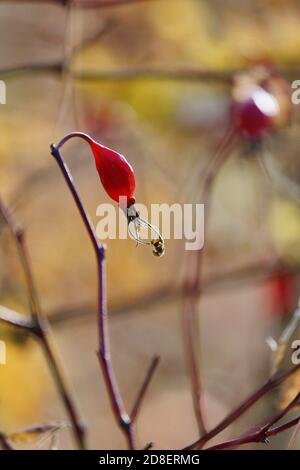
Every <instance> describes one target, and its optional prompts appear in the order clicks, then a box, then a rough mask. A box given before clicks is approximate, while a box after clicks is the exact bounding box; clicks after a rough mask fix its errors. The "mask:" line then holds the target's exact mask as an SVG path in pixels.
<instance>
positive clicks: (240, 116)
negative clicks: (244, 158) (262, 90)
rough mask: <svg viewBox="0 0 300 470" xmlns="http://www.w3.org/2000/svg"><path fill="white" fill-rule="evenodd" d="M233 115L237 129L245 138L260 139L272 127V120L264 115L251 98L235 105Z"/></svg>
mask: <svg viewBox="0 0 300 470" xmlns="http://www.w3.org/2000/svg"><path fill="white" fill-rule="evenodd" d="M232 115H233V121H234V124H235V127H236V129H237V130H238V132H240V133H241V134H243V135H244V136H245V137H250V138H253V139H259V138H261V137H262V136H263V135H264V134H265V133H266V132H267V131H268V130H270V129H271V127H272V118H271V117H270V116H268V115H266V114H264V113H263V112H262V111H261V110H260V109H259V108H258V106H257V105H256V103H255V102H254V101H253V100H252V99H251V98H250V99H248V100H247V101H244V102H242V103H234V104H233V107H232Z"/></svg>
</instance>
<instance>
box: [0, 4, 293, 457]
mask: <svg viewBox="0 0 300 470" xmlns="http://www.w3.org/2000/svg"><path fill="white" fill-rule="evenodd" d="M299 13H300V5H299V2H297V1H271V0H268V1H267V0H266V1H250V0H249V1H243V2H241V1H238V0H236V1H234V0H232V1H230V2H224V1H222V0H210V1H204V0H203V1H201V0H161V1H160V0H156V1H153V2H151V1H149V2H142V3H141V5H131V6H126V7H124V6H123V7H122V8H112V9H103V10H102V9H98V10H95V11H81V10H79V9H75V10H73V11H71V13H69V14H68V13H67V12H66V10H65V9H63V8H58V7H56V6H53V5H50V4H49V5H47V6H46V7H45V5H31V6H30V8H29V7H28V6H27V5H20V4H17V3H14V4H9V3H6V4H4V3H1V5H0V24H1V28H0V55H1V64H0V79H1V68H6V67H12V66H14V65H20V64H27V63H43V64H44V63H46V62H47V61H53V60H61V61H64V60H65V61H66V59H69V68H70V71H71V72H70V73H68V71H67V70H65V73H64V74H63V76H60V75H55V74H54V75H53V74H48V75H47V74H38V73H36V72H33V73H32V74H31V75H30V74H27V75H20V76H18V77H16V76H11V77H7V104H6V105H5V106H2V105H1V106H0V127H1V139H0V187H1V194H2V196H4V197H5V199H6V200H7V201H9V202H10V204H11V207H12V209H13V211H14V213H15V215H16V217H17V218H18V219H19V220H20V221H23V222H24V225H25V228H26V233H27V241H28V245H29V248H30V254H31V259H32V264H33V269H34V273H35V275H36V279H37V285H38V289H39V293H40V297H41V301H42V305H43V308H44V311H45V312H46V314H48V315H51V314H55V313H56V312H57V311H60V312H62V313H64V312H65V311H66V310H67V311H68V312H70V311H71V312H72V308H73V307H74V309H75V307H77V306H78V305H79V306H81V305H83V307H84V306H85V305H86V304H88V309H86V310H85V308H84V312H86V315H88V314H90V313H91V312H92V313H93V312H94V311H95V308H96V282H95V272H96V271H95V262H94V258H93V252H92V249H91V248H90V246H89V244H88V239H87V236H86V234H85V232H84V230H83V227H82V224H81V222H80V219H79V216H78V214H77V211H76V208H75V207H74V205H73V202H72V200H71V198H70V195H69V193H68V191H67V189H66V187H65V185H64V183H63V181H62V178H61V175H60V174H59V172H58V169H57V167H56V165H55V162H54V161H53V159H52V158H51V157H50V152H49V145H50V143H51V142H56V141H57V140H58V139H59V138H60V137H61V136H62V135H63V134H64V133H65V132H67V131H71V130H74V129H75V128H76V129H80V130H82V131H86V132H88V133H90V134H91V135H93V137H95V138H97V139H98V140H100V141H102V142H103V143H104V144H106V145H109V146H111V147H113V148H115V149H116V150H118V151H121V152H122V153H124V154H125V155H126V156H127V158H128V160H129V161H130V163H131V164H132V165H133V167H134V169H135V172H136V175H137V194H136V195H137V200H138V202H141V203H145V204H147V205H148V206H149V205H150V204H151V203H166V202H167V203H173V202H177V201H180V202H201V201H198V199H199V194H200V190H201V170H203V168H206V166H207V164H208V163H209V161H210V158H211V155H212V154H213V152H214V150H215V148H216V146H217V143H218V142H219V140H220V138H221V136H222V135H223V133H224V131H225V129H226V128H227V126H228V105H229V100H230V89H229V86H228V84H227V83H225V81H220V82H213V81H208V80H204V81H203V80H198V81H197V80H193V81H192V80H178V79H175V80H172V79H164V80H159V79H154V78H149V79H141V80H138V79H137V80H116V79H115V77H114V76H113V73H112V77H111V78H107V79H106V80H99V81H97V80H95V81H83V80H82V81H81V80H76V79H74V78H73V77H72V73H73V74H76V73H78V74H80V73H81V72H97V71H99V72H101V71H104V72H108V71H112V72H113V71H119V70H122V69H126V70H128V69H133V68H138V69H139V68H140V69H142V68H143V67H151V66H154V67H156V68H159V67H170V68H174V69H176V67H195V68H199V69H200V68H205V69H214V70H217V71H218V72H222V71H224V72H228V71H230V70H232V69H235V68H242V67H245V66H247V65H248V64H249V63H251V62H253V61H255V60H257V59H264V58H268V59H270V60H272V61H274V63H275V65H278V66H280V68H282V69H285V68H288V67H290V68H292V67H294V66H295V67H296V66H297V65H298V64H299V49H300V35H299V27H300V15H299ZM53 25H55V28H54V27H53ZM97 35H98V39H97V41H96V42H90V41H88V39H89V38H91V37H94V36H97ZM24 38H26V41H25V40H24ZM84 40H87V44H86V47H84V48H83V49H80V48H79V45H80V43H81V42H82V41H84ZM73 47H76V53H75V54H74V56H73V57H69V52H70V50H71V49H72V48H73ZM66 56H67V57H66ZM298 113H299V111H298V108H297V106H295V109H294V120H293V125H292V128H291V130H290V131H285V130H284V131H280V132H278V134H277V135H275V136H273V145H274V147H276V149H277V153H278V155H277V157H276V158H278V160H279V161H280V162H281V163H283V164H282V168H283V171H285V172H286V173H287V174H289V175H290V176H292V177H293V178H294V180H295V182H299V181H300V179H299V168H300V167H299V158H298V143H299V139H298V135H299V123H298V121H299V119H298ZM274 153H276V152H274ZM64 156H65V157H66V160H67V161H68V163H69V164H70V168H71V171H72V173H73V174H74V177H75V180H76V182H77V183H78V186H79V189H80V192H81V194H82V197H83V200H84V202H85V204H86V206H87V209H88V211H89V213H90V214H91V218H92V220H93V221H94V222H95V223H97V217H96V207H97V205H98V204H99V203H101V202H108V198H107V196H106V195H105V193H104V191H103V189H102V188H101V186H100V184H99V180H98V176H97V174H96V172H95V170H94V166H93V161H92V158H91V156H90V155H89V151H88V149H87V148H86V147H85V146H84V144H81V143H80V142H78V143H75V142H74V143H70V144H68V146H67V145H66V146H65V147H64ZM212 204H213V206H212V207H213V209H212V214H211V222H210V223H211V225H210V228H209V231H208V238H207V241H206V243H207V246H208V254H209V256H208V258H207V259H206V261H205V275H210V276H212V275H214V274H216V273H217V274H218V273H220V272H222V271H229V272H230V271H232V270H234V269H235V268H239V267H240V266H242V265H244V264H247V263H255V262H262V261H268V260H269V259H271V260H272V259H273V257H274V253H275V256H282V257H283V258H284V260H286V261H288V262H293V263H296V262H299V256H300V251H299V228H300V225H299V209H298V208H297V207H296V205H295V203H293V202H291V201H290V200H287V199H286V198H285V197H282V196H281V197H280V198H279V196H278V195H275V191H274V188H272V185H271V184H270V182H269V181H268V178H267V177H266V175H265V174H264V173H263V171H262V169H261V167H260V165H259V162H258V160H257V159H256V156H255V152H245V149H244V148H242V146H240V147H239V148H238V149H237V150H236V151H235V152H234V153H233V154H232V158H231V159H230V161H229V162H228V163H227V164H226V166H225V167H224V170H223V171H222V173H221V174H220V175H219V177H218V180H217V184H216V191H215V194H214V197H213V203H212ZM0 235H1V249H0V303H1V304H4V305H9V306H11V307H12V308H16V309H17V310H18V311H22V312H24V313H28V306H27V302H26V293H25V291H24V282H23V277H22V275H21V273H20V268H19V265H18V260H17V256H16V252H15V249H14V248H13V247H12V244H11V243H10V242H9V237H8V234H7V232H4V231H2V227H1V229H0ZM107 245H108V250H107V278H108V279H107V285H108V300H109V306H111V305H114V306H115V305H117V306H118V307H119V311H120V310H122V308H121V307H122V305H123V304H125V303H127V302H128V303H134V302H135V301H136V299H137V298H140V297H141V296H142V295H143V294H145V295H146V294H147V292H149V290H150V291H151V290H152V289H154V288H158V287H161V286H163V285H165V284H172V285H174V286H176V285H179V284H180V281H181V278H182V269H183V254H184V252H183V243H182V242H181V241H178V240H170V241H169V240H167V243H166V255H165V257H164V258H163V259H161V260H158V259H156V258H154V257H153V256H152V255H151V252H150V251H149V250H147V249H144V248H142V247H138V248H136V247H135V245H134V243H133V242H132V241H131V240H108V241H107ZM264 300H265V290H264V285H263V284H262V285H259V286H257V285H253V284H250V285H249V286H247V285H246V286H245V285H243V286H242V287H241V288H240V287H239V286H238V287H236V289H232V290H229V291H228V292H227V291H225V290H222V289H221V290H220V291H219V292H218V293H216V295H215V296H213V295H211V296H210V297H208V298H207V299H205V302H204V305H203V312H202V317H201V327H202V328H203V329H204V332H203V333H201V335H202V336H203V339H202V341H203V348H202V349H203V351H204V352H203V354H204V359H203V367H204V376H205V388H206V389H207V395H208V403H210V404H211V407H212V408H213V410H212V417H213V418H212V421H213V420H215V421H217V420H218V419H219V418H220V417H221V416H223V414H224V411H225V410H227V409H229V408H230V407H231V406H232V405H234V404H236V400H237V396H236V395H235V390H239V393H240V394H241V395H242V394H245V395H246V393H247V392H248V391H249V389H250V388H251V390H252V389H253V388H254V386H253V383H254V382H255V383H256V382H259V381H260V379H261V377H262V376H263V374H264V373H265V370H266V368H267V364H268V357H267V354H268V350H267V347H265V343H264V338H265V336H267V334H269V330H270V329H273V330H277V328H278V321H277V320H276V319H272V321H273V323H272V324H271V325H270V322H271V320H270V319H269V318H268V317H267V315H265V313H266V312H265V303H264ZM179 310H180V305H179V304H178V303H176V302H172V303H171V302H170V303H167V302H166V303H156V304H155V306H154V307H153V308H149V309H147V308H144V306H143V305H142V306H141V307H138V308H137V309H133V311H132V313H131V314H128V318H127V317H126V314H124V315H123V314H122V313H120V315H119V316H118V315H115V316H114V315H111V317H110V321H111V323H112V333H113V334H112V336H113V337H114V339H113V353H114V361H115V363H116V369H117V372H118V374H119V375H120V377H121V381H122V388H123V389H124V391H125V393H126V396H130V397H131V396H134V394H135V392H136V388H137V387H136V382H137V381H138V380H140V377H141V376H142V371H143V370H144V367H145V363H146V360H148V357H149V356H150V355H151V354H152V352H153V353H154V352H155V353H157V352H158V353H159V352H162V355H163V361H162V366H161V367H162V372H161V374H160V375H158V378H157V382H156V384H155V385H154V386H153V390H150V392H153V394H154V400H153V403H154V404H153V403H152V402H151V401H150V400H149V402H146V410H145V415H143V414H142V416H141V421H142V424H143V426H144V427H145V429H146V431H143V430H142V429H141V430H139V432H140V433H141V435H142V436H143V437H144V436H145V437H147V439H148V438H149V440H150V439H151V440H153V439H155V436H152V435H151V430H152V429H153V426H154V429H156V428H157V432H158V433H159V437H160V439H161V441H164V442H160V445H161V446H164V445H166V446H167V445H170V442H171V441H172V442H174V436H173V434H172V432H175V431H174V430H175V429H177V428H178V429H179V423H181V422H182V419H183V418H185V419H186V422H185V425H186V426H185V429H184V430H183V431H182V434H181V435H180V431H178V434H176V439H178V442H176V444H178V446H179V445H180V444H179V441H180V442H182V444H185V443H186V440H188V439H187V438H191V439H192V438H193V436H194V434H195V433H196V429H195V426H194V421H193V417H192V409H191V404H190V402H189V399H188V393H187V387H188V381H187V379H186V370H185V365H184V361H183V360H181V359H180V358H181V356H182V350H181V343H180V335H179V333H180V328H181V325H180V322H179V320H178V316H179ZM122 315H123V316H122ZM91 318H92V321H90V319H91ZM88 319H89V322H88V321H87V323H86V324H84V325H81V324H80V323H79V324H78V325H76V326H75V327H72V326H71V325H70V323H66V325H63V327H62V328H61V330H59V332H58V337H59V345H60V348H61V349H62V351H63V353H64V357H65V358H66V363H67V368H68V370H69V371H70V376H71V377H70V379H71V381H72V383H73V385H74V388H75V389H76V391H77V392H78V395H79V397H80V398H81V400H82V403H83V404H82V407H83V408H84V411H85V412H86V414H87V415H88V418H89V421H90V422H91V427H92V432H91V435H92V436H95V437H92V439H93V442H92V445H93V446H98V447H99V446H102V445H103V446H105V445H109V444H111V443H112V442H113V445H115V446H116V448H117V447H118V446H120V445H123V441H121V438H120V436H119V434H118V432H117V431H115V430H114V427H113V426H114V424H113V423H112V422H111V416H110V414H109V412H108V411H107V408H108V403H107V402H106V401H105V400H106V398H103V397H104V396H105V393H104V390H103V389H101V388H100V385H99V382H100V380H102V379H100V378H99V371H98V364H97V360H96V357H95V354H94V351H95V350H96V334H95V329H96V328H95V316H91V315H89V316H88ZM234 327H236V328H239V338H236V335H235V334H234V331H233V328H234ZM124 331H125V332H126V334H124ZM276 332H277V331H276ZM1 334H3V335H4V337H5V338H7V348H8V350H7V355H8V364H7V365H6V366H1V365H0V427H1V429H2V428H3V430H7V431H13V430H15V429H17V428H18V427H19V426H25V425H27V424H28V423H32V422H37V421H38V418H40V417H44V416H46V418H47V419H49V418H50V419H55V420H59V418H60V416H58V415H59V414H60V410H58V409H57V405H56V398H57V397H56V396H55V395H54V393H53V389H52V387H50V391H49V386H50V385H49V383H50V381H49V377H48V375H47V373H46V371H45V369H46V366H45V363H44V361H43V360H42V357H41V354H40V353H39V352H38V351H37V347H36V346H34V345H33V343H32V342H31V341H25V340H24V338H21V340H20V338H19V337H17V336H14V334H13V333H12V332H11V331H9V332H8V331H7V330H2V329H1V330H0V335H1ZM73 335H74V336H73ZM241 363H242V368H243V370H242V371H241V372H240V375H238V372H235V371H238V369H239V368H240V367H241ZM129 369H130V370H131V372H130V374H129V373H127V371H128V370H129ZM298 380H299V378H295V381H298ZM297 384H298V382H297ZM175 391H176V397H174V396H175ZM43 397H44V398H43ZM91 397H92V398H91ZM161 397H162V398H161ZM98 402H99V405H98V408H97V405H95V403H98ZM168 402H172V405H173V404H174V405H175V406H174V408H176V409H177V410H178V411H176V410H175V411H174V415H172V419H173V421H172V423H174V426H173V424H172V426H169V428H168V429H167V431H164V430H162V429H161V424H160V423H159V424H157V422H155V423H153V422H151V418H152V417H153V409H154V410H155V412H156V415H157V413H158V414H159V416H166V420H165V421H166V422H168V419H169V418H168V419H167V416H168V415H169V414H170V413H171V407H170V408H168ZM183 404H184V405H187V412H186V413H185V415H184V417H183V416H182V409H181V406H183ZM92 405H93V406H92ZM95 407H96V411H97V412H98V413H99V414H97V413H95ZM189 407H190V408H189ZM153 420H154V417H153ZM42 421H43V419H42ZM242 424H243V423H242ZM155 426H156V427H155ZM181 427H182V426H181V425H180V428H181ZM140 428H142V426H140ZM140 428H139V429H140ZM158 428H159V429H158ZM187 430H188V431H187ZM143 432H144V434H143ZM176 432H177V431H176ZM189 433H190V434H189ZM193 433H194V434H193ZM66 445H69V443H68V442H67V444H66Z"/></svg>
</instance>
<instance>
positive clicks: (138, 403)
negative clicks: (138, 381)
mask: <svg viewBox="0 0 300 470" xmlns="http://www.w3.org/2000/svg"><path fill="white" fill-rule="evenodd" d="M159 360H160V358H159V356H154V357H153V359H152V361H151V363H150V366H149V368H148V370H147V372H146V375H145V378H144V381H143V383H142V386H141V388H140V390H139V392H138V395H137V398H136V400H135V403H134V406H133V408H132V411H131V413H130V416H131V421H132V422H134V421H135V419H136V417H137V414H138V412H139V410H140V408H141V404H142V401H143V399H144V397H145V394H146V392H147V390H148V387H149V384H150V382H151V379H152V377H153V374H154V372H155V371H156V368H157V366H158V364H159Z"/></svg>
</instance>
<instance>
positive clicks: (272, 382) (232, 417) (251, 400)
mask: <svg viewBox="0 0 300 470" xmlns="http://www.w3.org/2000/svg"><path fill="white" fill-rule="evenodd" d="M299 369H300V364H298V365H297V366H295V367H293V368H292V369H290V370H288V371H286V372H284V373H283V374H281V375H279V376H278V375H277V374H276V375H275V376H272V377H271V378H270V379H269V380H268V381H267V382H266V383H265V384H264V385H262V386H261V387H260V388H259V389H258V390H256V391H255V392H254V393H252V394H251V395H250V396H249V397H248V398H247V399H246V400H245V401H243V402H242V403H241V405H239V406H238V407H237V408H236V409H235V410H233V411H232V412H231V413H229V414H228V415H227V416H226V417H225V418H224V419H223V420H222V421H221V422H220V423H219V424H218V425H217V426H215V427H214V428H213V429H211V431H209V432H208V433H206V434H205V435H204V436H202V437H201V438H200V439H197V440H196V441H195V442H193V443H192V444H190V445H189V446H187V447H186V448H185V449H186V450H191V449H195V448H198V449H201V448H202V447H203V446H204V445H205V444H206V443H207V442H208V441H210V440H211V439H212V438H213V437H215V436H217V435H218V434H219V433H220V432H222V431H224V429H226V428H227V427H228V426H229V425H230V424H232V423H233V422H234V421H236V420H237V419H238V418H239V417H240V416H241V415H242V414H244V413H245V412H246V411H247V410H248V409H249V408H251V407H252V406H253V405H254V404H255V403H256V402H257V401H258V400H260V399H261V398H262V397H263V396H265V395H266V394H267V393H268V392H270V391H271V390H273V389H274V388H275V387H278V386H279V385H280V384H281V383H283V382H284V381H285V380H286V379H288V378H289V377H290V376H291V375H293V374H294V373H295V372H297V371H298V370H299Z"/></svg>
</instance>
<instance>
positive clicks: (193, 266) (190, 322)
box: [182, 129, 235, 435]
mask: <svg viewBox="0 0 300 470" xmlns="http://www.w3.org/2000/svg"><path fill="white" fill-rule="evenodd" d="M234 136H235V131H234V130H233V129H230V130H229V131H228V132H227V133H226V134H225V136H224V137H223V139H222V141H221V142H220V145H219V146H218V148H217V151H216V153H215V156H214V158H213V159H212V164H211V166H209V168H208V170H207V172H206V174H205V177H204V187H203V192H202V196H201V198H200V199H201V202H202V203H203V204H205V209H206V220H205V226H207V223H208V215H209V210H210V199H211V194H212V188H213V184H214V181H215V179H216V177H217V175H218V173H219V170H220V168H221V166H222V164H223V163H224V162H225V160H226V158H227V157H228V155H229V151H230V149H231V145H232V143H233V140H234ZM187 258H189V261H188V262H187V271H186V276H185V280H184V283H183V309H182V329H183V337H184V344H185V352H186V359H187V364H188V369H189V372H190V381H191V387H192V397H193V405H194V412H195V416H196V420H197V423H198V429H199V434H200V435H202V434H203V433H205V432H206V426H205V420H204V417H203V406H202V385H201V377H200V372H199V370H200V367H199V360H198V354H197V350H196V349H197V347H196V344H197V341H196V340H197V339H198V338H197V336H198V335H197V331H198V328H197V327H198V325H197V318H196V315H197V302H198V300H199V296H200V294H199V286H200V285H201V279H202V264H203V248H200V249H198V250H197V251H196V253H195V254H193V253H192V252H191V253H189V254H188V256H187Z"/></svg>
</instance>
